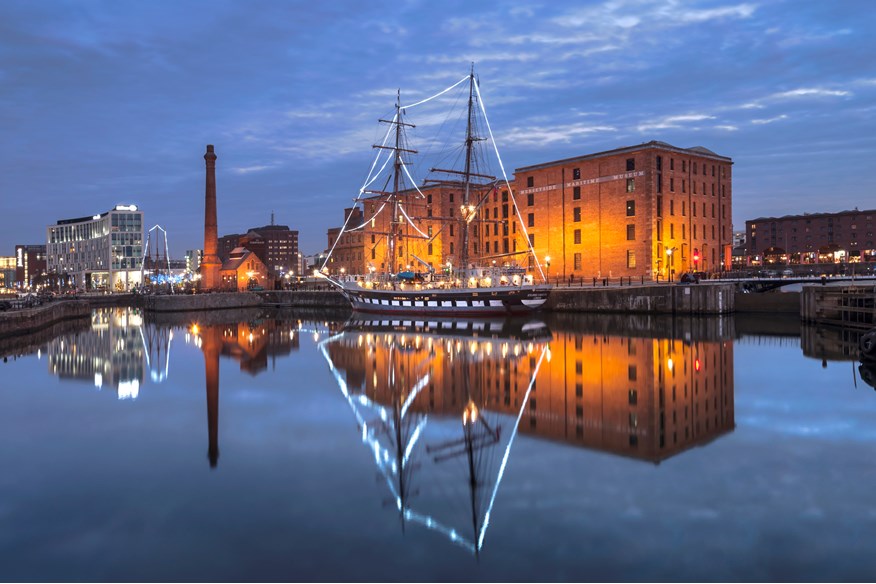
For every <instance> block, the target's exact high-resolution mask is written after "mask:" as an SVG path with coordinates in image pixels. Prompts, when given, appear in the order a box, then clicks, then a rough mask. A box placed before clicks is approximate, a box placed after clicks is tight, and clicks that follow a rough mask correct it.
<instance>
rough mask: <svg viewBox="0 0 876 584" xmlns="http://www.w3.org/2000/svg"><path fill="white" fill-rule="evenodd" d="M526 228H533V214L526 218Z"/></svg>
mask: <svg viewBox="0 0 876 584" xmlns="http://www.w3.org/2000/svg"><path fill="white" fill-rule="evenodd" d="M526 226H527V227H535V213H530V214H529V215H527V217H526Z"/></svg>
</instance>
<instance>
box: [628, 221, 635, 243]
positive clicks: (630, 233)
mask: <svg viewBox="0 0 876 584" xmlns="http://www.w3.org/2000/svg"><path fill="white" fill-rule="evenodd" d="M635 240H636V226H635V225H627V241H635Z"/></svg>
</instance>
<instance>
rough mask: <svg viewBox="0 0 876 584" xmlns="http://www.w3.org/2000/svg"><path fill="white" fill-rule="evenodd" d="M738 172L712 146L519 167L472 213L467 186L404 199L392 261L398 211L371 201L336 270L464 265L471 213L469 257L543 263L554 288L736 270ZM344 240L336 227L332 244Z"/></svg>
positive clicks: (477, 199)
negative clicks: (465, 223) (465, 221)
mask: <svg viewBox="0 0 876 584" xmlns="http://www.w3.org/2000/svg"><path fill="white" fill-rule="evenodd" d="M732 164H733V162H732V160H731V159H730V158H727V157H724V156H720V155H718V154H715V153H714V152H712V151H710V150H708V149H706V148H702V147H695V148H677V147H675V146H671V145H669V144H666V143H664V142H656V141H655V142H648V143H646V144H642V145H639V146H632V147H627V148H619V149H616V150H610V151H606V152H598V153H595V154H589V155H585V156H579V157H575V158H569V159H565V160H558V161H554V162H547V163H543V164H538V165H533V166H527V167H522V168H518V169H516V176H515V181H514V182H513V183H512V185H511V186H512V189H511V191H510V192H509V190H508V188H507V187H505V188H503V187H502V186H501V185H500V186H498V187H493V186H489V187H485V188H482V190H480V191H477V190H475V191H474V192H472V193H471V194H470V196H469V202H470V203H471V204H472V205H473V207H470V208H469V209H463V208H462V193H461V191H460V189H459V188H453V187H450V186H447V185H434V186H431V187H428V188H425V187H423V188H421V189H420V191H417V190H415V189H412V190H408V191H404V192H403V193H401V194H400V199H401V210H402V212H400V217H398V218H396V219H397V220H396V222H395V225H396V227H395V228H396V230H397V232H396V233H397V235H398V237H397V238H396V240H397V246H396V249H395V250H393V252H392V255H393V256H394V257H393V258H391V259H390V258H388V255H389V252H388V250H387V249H386V247H387V241H388V237H387V236H388V234H389V230H390V223H391V222H392V214H391V212H386V210H385V209H384V210H383V212H381V213H379V214H377V212H378V211H379V210H380V207H381V205H382V203H381V200H380V199H379V198H375V199H368V200H366V201H364V202H363V203H362V208H361V209H360V211H361V213H362V220H361V222H359V223H356V224H355V227H359V228H358V229H355V230H354V231H351V232H350V233H349V234H348V233H345V234H344V236H343V237H349V238H350V239H348V240H345V241H344V242H343V245H342V246H341V245H339V246H338V248H337V249H336V250H335V252H334V253H333V254H332V258H331V260H330V266H329V271H330V272H331V273H332V274H336V273H341V268H343V271H344V272H345V273H347V274H363V273H366V272H367V271H368V270H370V269H371V268H373V269H375V270H378V271H385V270H388V271H391V272H397V271H401V270H404V269H408V270H415V271H420V270H424V269H426V267H427V266H429V267H431V268H432V269H443V268H445V267H446V266H448V265H449V266H458V261H459V257H460V253H459V252H460V246H462V245H463V242H462V237H461V232H462V229H461V227H462V216H464V215H466V214H467V213H470V212H474V213H475V216H474V217H473V218H472V220H471V221H470V225H469V240H468V245H469V254H468V255H469V258H470V259H471V260H472V261H477V262H479V263H480V264H482V265H489V264H498V265H505V266H514V265H518V266H522V267H524V268H526V269H527V270H529V271H530V273H537V269H538V266H537V265H536V263H538V264H540V265H541V268H542V269H543V270H544V271H545V272H546V273H547V275H548V277H549V278H550V279H551V280H554V279H556V278H562V279H563V280H564V281H565V280H567V279H578V280H580V279H590V278H592V277H599V278H604V277H613V278H616V277H630V278H636V279H638V278H641V277H644V278H645V279H648V280H651V279H656V278H657V277H658V276H659V277H660V278H667V277H673V276H674V275H676V274H680V273H682V272H685V271H690V270H699V271H719V270H721V269H724V268H729V266H730V253H731V248H732V237H733V230H732V222H731V217H732V205H731V201H732V187H731V185H732V174H731V170H732ZM511 193H513V195H512V194H511ZM515 204H516V207H517V209H518V210H519V211H520V213H519V219H518V214H517V213H515ZM357 209H359V208H357ZM349 212H350V210H347V213H349ZM412 222H413V223H416V227H415V226H414V225H412ZM353 227H354V225H352V224H348V226H347V229H348V230H349V229H351V228H353ZM339 232H340V228H339V227H337V228H333V229H331V230H329V248H331V247H332V245H333V244H334V241H335V239H336V238H337V236H338V233H339ZM530 246H531V247H532V249H533V251H534V254H535V258H537V262H536V261H535V260H534V258H533V257H532V255H531V254H529V253H528V251H529V249H530ZM342 250H343V251H342ZM339 252H341V253H340V254H339ZM360 254H361V258H360V257H359V256H360ZM360 260H361V261H360Z"/></svg>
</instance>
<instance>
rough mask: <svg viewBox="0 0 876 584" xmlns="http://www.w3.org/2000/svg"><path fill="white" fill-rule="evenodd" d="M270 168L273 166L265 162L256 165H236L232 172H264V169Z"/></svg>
mask: <svg viewBox="0 0 876 584" xmlns="http://www.w3.org/2000/svg"><path fill="white" fill-rule="evenodd" d="M269 168H273V166H272V165H265V164H259V165H255V166H236V167H233V168H232V169H231V172H233V173H235V174H251V173H253V172H262V171H263V170H268V169H269Z"/></svg>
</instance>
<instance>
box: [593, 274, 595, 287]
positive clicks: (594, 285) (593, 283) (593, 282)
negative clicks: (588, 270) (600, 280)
mask: <svg viewBox="0 0 876 584" xmlns="http://www.w3.org/2000/svg"><path fill="white" fill-rule="evenodd" d="M593 287H594V288H596V276H593Z"/></svg>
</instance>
